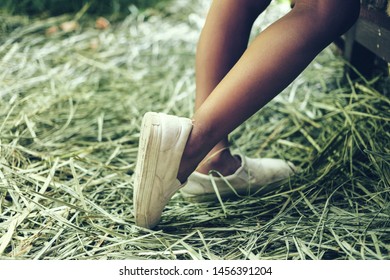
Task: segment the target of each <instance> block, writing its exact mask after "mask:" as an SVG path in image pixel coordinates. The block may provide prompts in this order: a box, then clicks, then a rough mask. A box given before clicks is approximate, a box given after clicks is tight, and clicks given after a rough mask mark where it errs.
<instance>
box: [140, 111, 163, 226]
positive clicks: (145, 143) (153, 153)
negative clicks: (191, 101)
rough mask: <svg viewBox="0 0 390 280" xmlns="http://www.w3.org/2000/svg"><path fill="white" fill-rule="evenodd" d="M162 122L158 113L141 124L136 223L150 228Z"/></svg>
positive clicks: (151, 114)
mask: <svg viewBox="0 0 390 280" xmlns="http://www.w3.org/2000/svg"><path fill="white" fill-rule="evenodd" d="M160 129H161V120H160V117H159V115H158V113H153V112H148V113H146V114H145V115H144V117H143V119H142V124H141V134H140V140H139V150H138V159H137V165H136V166H137V169H136V170H135V182H134V204H135V205H134V211H135V223H136V225H138V226H141V227H145V228H150V226H151V225H149V222H148V220H147V218H146V217H147V216H148V209H149V208H150V199H151V193H152V189H153V183H154V179H155V174H156V169H157V159H158V153H159V149H160V144H161V131H160Z"/></svg>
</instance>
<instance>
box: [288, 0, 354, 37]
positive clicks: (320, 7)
mask: <svg viewBox="0 0 390 280" xmlns="http://www.w3.org/2000/svg"><path fill="white" fill-rule="evenodd" d="M295 2H296V4H295V6H294V9H298V10H301V12H305V13H306V15H307V16H309V17H310V18H311V19H312V23H313V24H314V25H317V26H318V27H319V28H324V29H327V30H329V29H332V30H333V32H335V33H337V34H339V35H341V34H343V33H345V32H346V31H347V30H348V29H349V28H351V26H352V25H353V24H354V23H355V22H356V20H357V18H358V17H359V12H360V0H343V1H339V0H296V1H295Z"/></svg>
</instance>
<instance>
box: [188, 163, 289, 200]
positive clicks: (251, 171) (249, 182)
mask: <svg viewBox="0 0 390 280" xmlns="http://www.w3.org/2000/svg"><path fill="white" fill-rule="evenodd" d="M237 157H238V158H240V162H241V164H240V167H239V168H238V169H237V170H236V171H235V172H234V173H233V174H231V175H226V176H222V177H220V176H214V175H213V176H212V177H210V175H206V174H203V173H200V172H198V171H195V172H194V173H192V174H191V176H190V177H189V178H188V182H187V184H186V186H185V187H184V188H182V189H181V193H182V195H183V196H184V197H185V198H186V199H188V200H192V201H208V200H215V199H216V198H217V197H218V196H217V192H218V193H219V195H220V197H221V198H230V197H237V196H248V195H255V194H264V193H267V192H269V191H272V190H274V189H275V187H277V186H280V185H281V184H283V183H284V182H286V180H288V179H289V178H290V176H291V175H293V174H294V172H295V167H294V165H293V164H292V163H291V162H286V161H284V160H281V159H270V158H257V159H253V158H248V157H243V156H237ZM214 186H216V189H215V187H214Z"/></svg>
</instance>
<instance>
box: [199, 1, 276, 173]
mask: <svg viewBox="0 0 390 280" xmlns="http://www.w3.org/2000/svg"><path fill="white" fill-rule="evenodd" d="M243 2H245V5H243ZM269 2H270V0H255V1H253V0H244V1H237V0H224V1H214V2H213V3H212V5H211V8H210V11H209V14H208V17H207V19H206V24H205V26H204V28H203V30H202V33H201V36H200V39H199V43H198V48H197V55H196V99H195V111H196V110H197V109H199V107H200V106H201V105H202V104H203V102H204V101H205V100H206V99H207V98H208V96H209V95H210V93H211V92H212V91H213V90H214V89H215V87H216V86H217V85H218V84H219V83H220V81H221V80H222V79H223V78H224V77H225V75H226V74H227V73H228V72H229V71H230V69H231V68H232V67H233V66H234V64H236V62H237V61H238V60H239V58H240V57H241V55H242V54H243V53H244V51H245V49H246V48H247V45H248V40H249V36H250V32H251V29H252V25H253V22H254V21H255V20H256V18H257V17H258V15H259V14H260V13H262V12H263V11H264V9H265V8H266V7H267V6H268V4H269ZM228 147H229V142H228V137H227V135H226V136H225V137H223V139H222V140H221V141H220V142H219V143H218V144H217V145H216V146H215V147H214V148H213V149H212V150H211V151H210V152H209V154H208V155H207V156H206V157H205V159H206V160H204V161H202V163H201V164H200V165H199V166H198V168H197V171H199V172H202V173H207V172H208V171H209V170H211V169H214V170H218V171H219V172H220V173H221V174H223V175H229V174H232V173H234V171H235V170H237V168H238V167H239V165H240V162H239V161H238V160H237V159H235V158H234V157H233V156H232V154H231V153H230V150H229V149H228Z"/></svg>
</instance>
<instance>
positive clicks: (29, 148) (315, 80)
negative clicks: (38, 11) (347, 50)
mask: <svg viewBox="0 0 390 280" xmlns="http://www.w3.org/2000/svg"><path fill="white" fill-rule="evenodd" d="M183 2H184V1H176V2H174V3H175V4H174V5H172V6H171V7H169V8H167V9H166V10H163V11H155V10H147V11H143V12H140V11H138V10H137V9H136V8H135V7H132V8H131V9H130V12H129V15H128V16H127V17H126V18H125V19H124V20H121V21H119V22H112V23H111V25H109V26H107V25H106V24H105V23H104V21H103V23H102V21H100V22H99V21H98V23H100V24H102V25H99V24H98V26H96V18H92V17H91V16H87V15H83V14H78V15H63V16H60V17H56V18H48V19H34V20H33V19H29V18H27V17H21V16H19V17H16V16H12V17H11V16H3V17H2V18H1V19H0V27H1V32H2V33H1V35H0V99H1V101H0V115H1V119H0V156H1V157H0V256H1V258H2V259H390V245H389V244H390V165H389V162H390V157H389V155H390V146H389V138H390V125H389V121H390V113H389V112H390V100H389V98H388V97H389V89H390V82H389V81H388V79H386V78H379V79H374V80H372V81H367V80H364V79H361V80H359V81H354V82H351V81H349V80H348V79H344V80H343V67H344V64H343V62H342V60H341V59H340V57H338V56H337V55H336V54H335V52H333V51H332V50H331V48H328V49H326V50H325V51H324V52H323V53H321V54H320V56H319V57H318V58H317V59H316V60H315V61H314V62H313V63H312V64H311V65H310V67H309V68H308V69H307V70H306V71H305V72H304V73H303V74H302V75H301V76H300V77H299V78H298V79H297V80H296V81H295V82H294V83H293V84H292V85H291V86H290V87H289V88H287V89H286V90H285V91H284V92H283V93H282V94H281V95H280V96H278V97H277V98H275V99H274V100H273V101H272V102H271V103H270V104H269V105H268V106H267V107H265V108H263V109H262V110H261V112H260V113H259V114H257V115H255V116H254V117H252V118H251V119H250V120H248V121H247V122H246V123H245V124H244V125H242V126H241V127H240V128H238V129H237V130H236V131H235V132H234V133H233V135H232V136H231V141H232V145H233V147H234V149H235V150H237V151H240V152H243V153H245V154H247V155H248V156H252V157H255V156H261V157H282V158H287V159H289V160H291V161H293V162H294V163H295V164H296V165H298V166H299V167H300V169H301V171H300V173H299V174H298V175H296V176H295V177H294V178H292V180H291V181H290V182H288V183H286V184H285V185H284V186H282V187H280V188H277V189H275V190H273V191H271V192H270V193H268V194H266V195H262V196H261V197H247V198H239V199H235V200H231V201H226V202H223V203H220V202H213V203H190V202H187V201H185V200H183V199H182V197H181V196H180V194H177V195H175V197H174V198H173V199H172V201H171V202H170V204H169V205H168V207H167V208H166V211H165V212H164V215H163V219H162V222H161V224H160V225H159V227H158V228H157V229H156V230H155V231H149V230H145V229H142V228H138V227H136V226H135V225H134V217H133V208H132V174H133V170H134V163H135V160H136V155H137V143H138V137H139V125H140V120H141V117H142V115H143V114H144V113H145V112H147V111H163V112H169V113H172V114H178V115H182V116H190V115H191V114H192V110H193V100H194V88H195V84H194V67H193V65H194V54H195V46H196V42H197V38H198V35H199V31H200V29H201V27H202V24H203V20H204V16H205V11H206V9H207V5H208V1H206V2H204V1H199V3H198V2H197V1H196V2H197V3H194V2H195V1H193V2H191V3H192V4H191V5H189V4H188V2H186V3H183ZM286 9H287V7H286V6H283V5H282V6H277V5H274V6H273V7H272V9H271V10H270V11H269V12H267V13H266V14H265V15H264V16H262V17H261V18H260V19H259V21H258V22H257V25H256V29H255V30H254V32H258V31H259V29H260V28H262V27H263V26H264V25H266V24H267V23H268V22H269V21H270V20H272V19H274V18H275V17H277V16H279V15H280V14H279V12H280V11H281V12H285V11H286ZM64 22H67V23H68V26H67V27H68V28H66V25H64V24H63V23H64Z"/></svg>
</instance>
